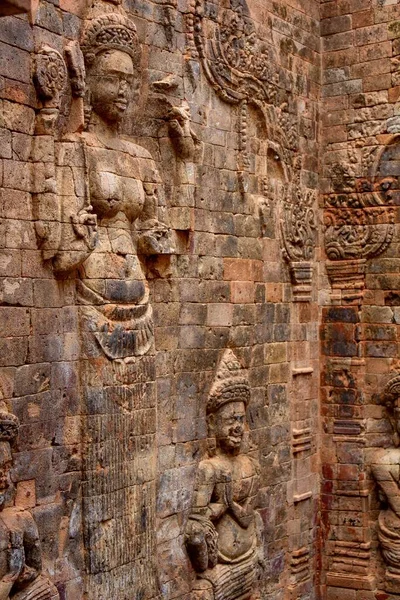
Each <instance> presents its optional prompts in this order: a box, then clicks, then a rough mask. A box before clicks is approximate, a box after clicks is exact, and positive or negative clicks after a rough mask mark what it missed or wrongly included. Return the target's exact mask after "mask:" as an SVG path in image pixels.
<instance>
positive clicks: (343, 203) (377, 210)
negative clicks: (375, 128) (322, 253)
mask: <svg viewBox="0 0 400 600" xmlns="http://www.w3.org/2000/svg"><path fill="white" fill-rule="evenodd" d="M398 141H399V140H398V136H397V135H395V136H393V137H391V139H390V140H389V141H388V142H387V143H386V144H385V145H384V146H383V147H381V148H380V149H377V148H374V149H373V151H370V152H369V153H367V154H365V153H364V155H363V158H362V162H361V164H360V169H363V170H364V173H365V174H366V175H365V176H363V177H358V178H357V177H356V170H357V166H358V165H357V164H354V162H355V161H356V160H357V159H356V157H354V160H350V159H351V158H352V157H351V156H350V157H349V164H346V165H339V164H337V165H334V166H333V168H332V189H333V193H331V194H329V195H327V196H326V198H325V211H324V225H325V249H326V253H327V256H328V258H329V262H328V263H327V269H328V274H329V275H330V277H331V280H332V282H333V284H335V281H337V282H339V285H340V284H341V282H344V281H345V280H347V277H348V275H349V270H350V272H352V274H353V276H352V278H353V279H354V285H355V286H358V287H362V286H363V283H362V279H363V274H364V267H363V263H364V262H365V261H366V260H367V259H369V258H372V257H375V256H378V255H379V254H382V252H384V251H385V250H386V248H387V247H388V246H389V244H390V242H391V241H392V238H393V234H394V219H395V212H394V206H395V204H396V200H397V194H398V187H399V186H398V176H397V173H396V170H397V167H396V164H397V163H396V157H397V155H398V153H399V145H398ZM336 261H341V263H339V262H336ZM346 265H347V267H346ZM343 269H344V271H343ZM344 273H345V274H347V275H345V277H344V278H343V274H344ZM350 276H351V273H350ZM347 281H348V280H347Z"/></svg>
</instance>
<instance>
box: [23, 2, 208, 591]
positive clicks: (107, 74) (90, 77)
mask: <svg viewBox="0 0 400 600" xmlns="http://www.w3.org/2000/svg"><path fill="white" fill-rule="evenodd" d="M115 4H116V3H113V4H111V5H108V7H107V12H102V11H104V10H105V5H104V4H101V3H100V2H99V3H94V5H93V6H92V8H91V11H90V13H89V15H88V17H87V20H86V23H85V26H84V29H83V35H82V40H81V44H80V48H79V47H78V46H77V45H76V44H74V43H71V44H69V45H68V47H67V49H66V57H67V64H68V69H69V74H70V84H71V91H72V96H73V98H72V105H71V112H73V111H74V110H75V109H76V106H77V105H79V103H81V102H82V99H83V105H82V108H83V110H82V111H81V112H82V115H83V116H84V123H82V122H80V119H79V110H78V111H77V115H78V119H77V120H76V127H75V131H73V132H72V133H68V134H65V135H64V136H63V137H62V138H61V139H59V140H58V139H55V135H54V128H47V129H44V128H41V129H40V128H37V131H36V140H35V150H34V153H35V157H36V164H35V167H36V173H37V174H35V176H34V180H35V191H36V194H35V207H36V218H37V226H36V227H37V233H38V238H39V243H40V246H41V249H42V253H43V258H44V259H45V260H50V261H51V263H52V266H53V270H54V272H55V273H56V275H57V276H58V277H65V276H66V275H68V274H70V273H73V272H75V273H76V274H77V279H76V290H77V301H78V304H79V306H80V309H79V314H80V330H81V352H82V355H81V364H80V370H81V389H82V403H83V413H84V422H83V483H82V502H83V534H84V542H85V547H86V569H87V573H88V576H87V580H86V594H87V597H88V598H90V599H91V600H99V599H100V598H103V597H114V598H118V600H123V599H126V600H128V598H131V590H132V589H133V587H135V590H136V591H137V594H138V597H139V596H140V594H142V595H141V596H140V597H141V598H143V600H144V599H150V598H155V597H156V596H157V594H158V584H157V578H156V564H155V522H154V519H155V466H156V461H155V452H156V444H155V425H156V421H155V402H156V396H155V365H154V356H153V354H154V344H153V340H154V332H153V311H152V306H151V302H150V290H149V284H148V281H147V279H146V260H147V258H148V257H151V258H153V257H156V256H158V255H166V256H168V255H170V254H171V253H172V252H173V245H172V240H171V231H170V229H169V227H168V226H167V224H166V222H167V218H168V216H167V210H166V206H165V200H164V198H163V188H162V182H161V178H160V176H159V174H158V171H157V168H156V165H155V162H154V160H153V159H152V157H151V156H150V154H149V153H148V152H147V151H146V150H145V149H144V148H143V147H141V146H138V145H136V144H134V143H132V142H131V141H130V140H129V139H127V137H125V136H123V135H122V134H121V129H122V122H123V118H124V116H125V114H126V112H127V110H128V108H129V105H130V103H131V101H132V99H133V97H134V94H135V92H137V90H138V87H139V84H140V78H139V73H140V55H141V48H140V44H139V40H138V36H137V32H136V27H135V24H134V23H133V21H132V20H131V19H129V18H128V17H127V16H126V14H125V13H124V10H123V8H122V7H121V6H119V3H117V4H118V5H117V6H116V5H115ZM49 57H50V58H49ZM56 59H57V60H56ZM55 66H57V67H58V68H55ZM63 69H64V61H63V59H62V57H61V56H60V55H58V54H54V51H51V49H50V50H47V49H46V54H45V55H43V56H42V54H40V55H39V56H38V59H37V69H36V81H37V84H38V86H37V87H38V93H39V95H40V97H41V98H43V102H48V101H51V102H52V103H53V105H54V107H55V110H57V108H58V106H57V105H58V97H57V93H58V92H59V90H60V89H61V84H62V85H64V78H63V77H61V74H64V70H63ZM41 112H42V111H39V114H38V120H39V118H41ZM57 116H58V113H57V114H56V118H57ZM178 116H179V120H178ZM167 118H168V117H167ZM169 118H170V123H171V125H170V133H171V137H172V141H173V143H174V147H176V151H177V154H178V155H181V156H182V161H183V162H184V161H187V160H188V159H189V158H191V157H192V154H193V147H194V146H195V145H196V143H197V140H195V139H194V134H193V132H192V131H191V128H190V123H189V116H188V114H186V113H184V114H183V113H181V112H179V115H178V114H176V112H175V113H174V115H172V116H171V115H170V116H169ZM72 122H74V119H72ZM53 123H54V120H53ZM70 123H71V120H70ZM82 129H83V131H82ZM172 134H173V135H172ZM188 144H189V145H190V148H189V145H188ZM43 148H46V149H48V155H47V156H46V160H43ZM54 165H55V166H54ZM160 216H161V217H162V218H160Z"/></svg>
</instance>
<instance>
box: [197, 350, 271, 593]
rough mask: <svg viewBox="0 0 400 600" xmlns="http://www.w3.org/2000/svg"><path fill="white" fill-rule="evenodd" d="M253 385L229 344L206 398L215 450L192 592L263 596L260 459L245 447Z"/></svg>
mask: <svg viewBox="0 0 400 600" xmlns="http://www.w3.org/2000/svg"><path fill="white" fill-rule="evenodd" d="M249 400H250V386H249V383H248V380H247V377H246V373H245V371H244V370H243V368H242V367H241V365H240V363H239V361H238V359H237V358H236V356H235V355H234V354H233V352H232V351H231V350H226V351H225V353H224V355H223V357H222V360H221V362H220V365H219V367H218V370H217V374H216V378H215V382H214V384H213V386H212V389H211V391H210V394H209V397H208V403H207V421H208V427H209V436H210V437H211V438H214V439H215V443H216V447H215V454H214V455H213V456H210V457H209V458H207V459H205V460H203V461H201V462H200V464H199V467H198V473H197V483H196V488H195V494H194V501H193V506H192V512H191V515H190V518H189V521H188V524H187V528H186V547H187V550H188V553H189V555H190V558H191V561H192V564H193V567H194V568H195V570H196V571H197V573H198V580H197V581H196V582H195V584H194V587H193V591H192V597H193V598H198V599H200V598H202V599H207V600H208V599H210V600H212V599H215V600H235V599H239V598H240V599H241V600H246V599H249V598H252V599H254V600H255V599H256V598H257V599H258V598H259V596H258V592H257V576H258V569H259V566H260V548H259V539H258V535H257V518H256V516H257V515H256V510H255V509H256V506H257V496H258V489H259V465H258V462H257V460H255V459H254V458H252V457H250V456H249V455H247V454H245V453H244V452H243V436H244V433H245V423H246V407H247V405H248V403H249Z"/></svg>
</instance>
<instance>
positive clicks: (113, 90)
mask: <svg viewBox="0 0 400 600" xmlns="http://www.w3.org/2000/svg"><path fill="white" fill-rule="evenodd" d="M88 81H89V87H90V101H91V105H92V107H93V110H94V112H95V113H96V114H98V115H99V116H100V117H101V118H102V119H103V120H104V121H106V122H108V123H111V124H117V123H119V122H120V121H121V119H122V117H123V116H124V114H125V111H126V109H127V108H128V106H129V103H130V100H131V96H132V87H133V83H134V68H133V61H132V58H131V57H130V56H129V54H126V53H125V52H121V51H120V50H108V51H106V52H102V53H101V54H99V55H98V56H97V57H96V62H95V64H94V65H93V68H92V70H91V72H90V76H89V79H88Z"/></svg>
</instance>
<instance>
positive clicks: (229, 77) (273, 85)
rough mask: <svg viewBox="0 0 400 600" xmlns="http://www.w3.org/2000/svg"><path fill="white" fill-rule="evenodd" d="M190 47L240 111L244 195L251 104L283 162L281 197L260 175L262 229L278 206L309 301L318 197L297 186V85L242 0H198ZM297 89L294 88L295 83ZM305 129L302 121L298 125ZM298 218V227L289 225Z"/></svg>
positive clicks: (288, 250) (293, 267)
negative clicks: (283, 186) (217, 0)
mask: <svg viewBox="0 0 400 600" xmlns="http://www.w3.org/2000/svg"><path fill="white" fill-rule="evenodd" d="M187 40H188V49H189V51H190V52H191V55H192V58H196V57H198V58H199V59H200V61H201V64H202V66H203V69H204V72H205V74H206V76H207V79H208V81H209V82H210V84H211V85H212V87H213V88H214V90H215V91H216V93H217V94H218V95H219V96H220V97H221V98H222V99H223V100H224V101H225V102H227V103H229V104H231V105H237V107H238V109H237V111H238V133H239V153H238V177H239V186H240V189H241V191H242V192H243V193H246V192H247V191H248V184H247V182H246V175H247V171H248V170H249V164H250V161H249V149H248V133H247V130H248V107H249V106H250V105H253V106H255V107H257V109H258V110H259V111H260V112H261V114H262V117H263V119H264V121H265V124H266V128H267V136H268V143H269V144H271V148H272V149H273V150H274V151H276V154H277V156H278V157H279V161H281V163H282V164H284V166H285V170H286V180H285V190H284V193H283V195H282V194H279V196H276V195H275V193H274V191H273V190H272V194H271V186H270V185H269V181H268V179H269V176H268V174H267V177H266V181H259V185H258V187H259V193H258V194H257V197H256V202H257V204H258V205H259V210H260V222H261V232H262V235H263V234H264V232H265V231H266V230H267V229H268V224H267V223H266V220H267V219H268V218H269V215H270V214H271V211H274V212H278V211H279V212H280V213H281V219H282V226H281V234H282V241H283V254H284V257H285V258H286V260H287V261H288V263H289V269H290V272H291V275H292V282H293V284H294V288H293V289H294V299H295V300H308V299H309V298H310V293H311V279H312V268H311V261H312V260H313V258H314V249H315V245H316V216H315V201H316V196H315V192H314V191H313V190H307V189H303V187H301V186H300V184H299V181H300V170H301V165H299V164H295V163H297V162H298V159H297V156H296V155H297V150H298V148H299V140H300V134H299V129H300V125H299V117H298V112H297V107H296V103H295V102H294V101H293V92H294V91H295V89H296V88H301V86H302V78H301V76H300V77H298V78H297V79H296V80H295V78H294V77H293V75H292V74H288V72H287V71H285V70H284V69H282V68H281V66H280V65H279V62H278V60H277V58H276V55H275V49H274V48H273V46H272V45H271V44H270V43H268V42H267V41H266V40H263V39H262V38H261V37H260V35H259V32H258V30H257V28H256V25H255V23H254V21H253V19H252V17H251V15H250V11H249V9H248V6H247V4H246V2H245V0H230V1H229V2H216V3H205V2H202V1H200V0H197V1H196V2H195V3H193V5H192V12H191V13H190V14H189V16H188V19H187ZM296 91H299V90H298V89H296ZM303 129H305V126H304V127H303ZM295 223H296V227H295V226H294V224H295Z"/></svg>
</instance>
